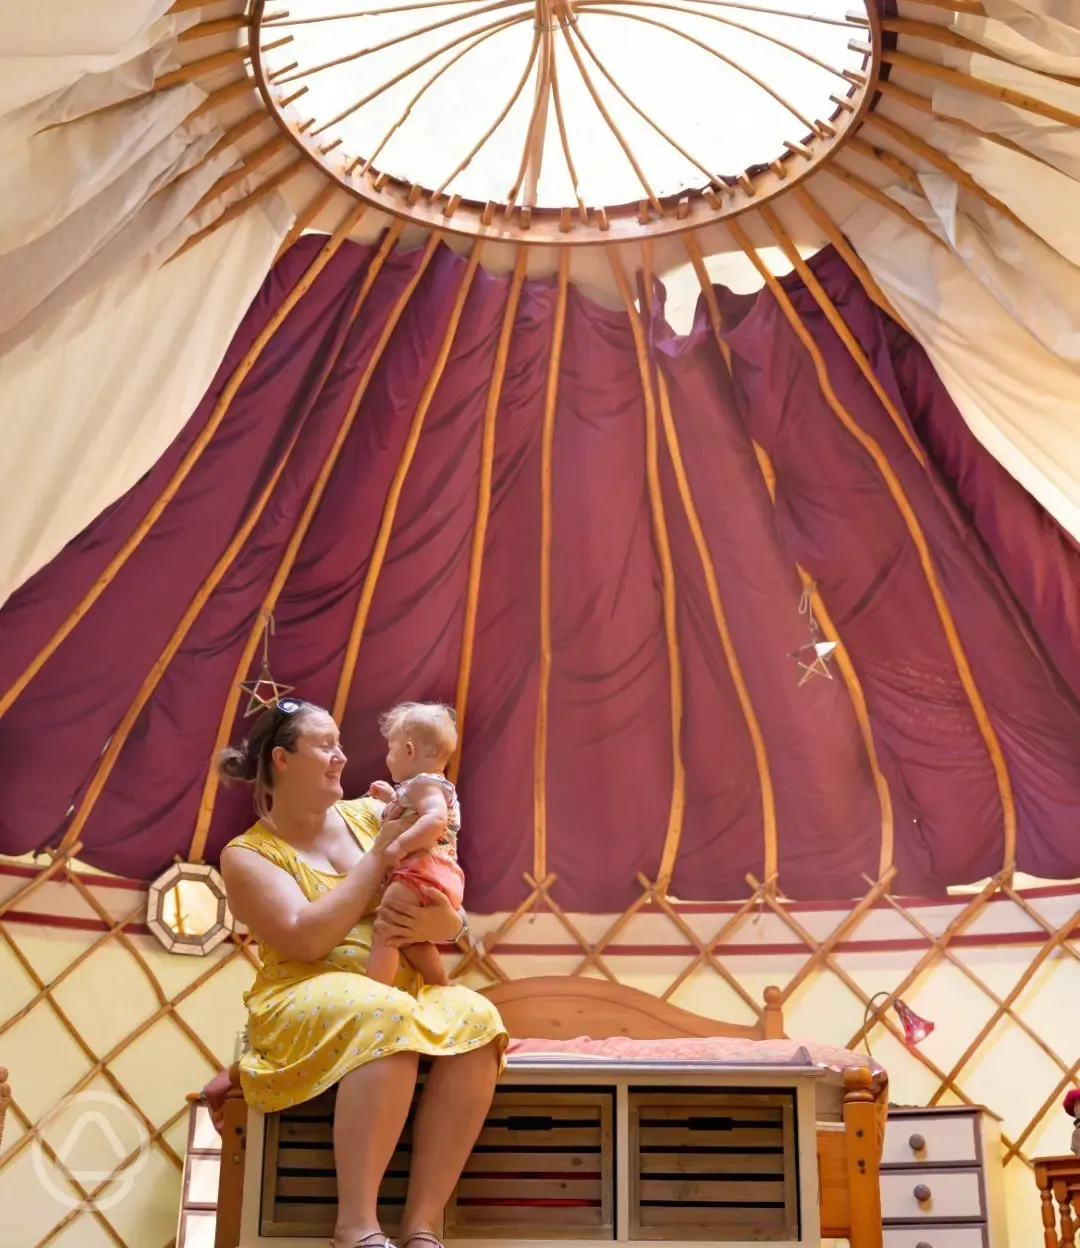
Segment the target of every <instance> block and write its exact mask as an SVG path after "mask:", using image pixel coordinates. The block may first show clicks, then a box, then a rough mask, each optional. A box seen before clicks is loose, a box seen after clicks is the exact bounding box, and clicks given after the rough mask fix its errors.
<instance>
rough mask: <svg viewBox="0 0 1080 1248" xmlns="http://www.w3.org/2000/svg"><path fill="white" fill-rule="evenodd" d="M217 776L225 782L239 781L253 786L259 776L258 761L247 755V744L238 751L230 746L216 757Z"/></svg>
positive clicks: (233, 746)
mask: <svg viewBox="0 0 1080 1248" xmlns="http://www.w3.org/2000/svg"><path fill="white" fill-rule="evenodd" d="M217 769H218V775H220V776H221V777H222V778H223V779H225V780H239V781H240V782H241V783H243V784H254V782H255V777H256V776H257V775H258V774H259V760H258V758H256V757H254V756H253V755H251V754H250V753H248V744H247V742H246V741H245V742H244V748H243V749H240V750H238V749H237V748H236V746H235V745H230V746H228V747H227V748H226V749H224V750H222V751H221V753H220V754H219V755H218V756H217Z"/></svg>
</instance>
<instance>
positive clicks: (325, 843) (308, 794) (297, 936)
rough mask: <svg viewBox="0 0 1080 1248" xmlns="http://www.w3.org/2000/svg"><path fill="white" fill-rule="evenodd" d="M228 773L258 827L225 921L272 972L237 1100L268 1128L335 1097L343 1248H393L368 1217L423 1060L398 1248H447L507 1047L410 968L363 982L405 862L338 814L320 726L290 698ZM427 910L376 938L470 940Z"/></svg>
mask: <svg viewBox="0 0 1080 1248" xmlns="http://www.w3.org/2000/svg"><path fill="white" fill-rule="evenodd" d="M218 766H219V769H220V771H221V774H222V775H223V776H224V777H225V778H227V779H233V780H242V781H245V782H247V783H250V784H252V785H253V786H254V792H255V808H256V811H257V812H258V814H259V816H260V822H259V823H258V824H256V825H255V827H253V828H251V829H250V830H249V831H248V832H246V833H244V835H243V836H240V837H237V839H236V840H234V841H231V842H230V843H229V845H227V846H226V847H225V849H224V850H223V851H222V855H221V874H222V877H223V879H224V881H225V889H226V892H227V894H228V899H229V906H230V908H231V909H232V912H233V914H234V915H235V916H236V917H237V918H238V919H239V920H240V921H241V922H242V923H244V924H246V926H247V927H248V928H249V929H250V930H251V932H252V933H253V935H254V936H255V938H256V940H257V941H258V942H259V952H260V956H261V959H262V967H261V969H260V970H259V972H258V974H257V976H256V979H255V984H254V986H253V987H252V989H251V991H250V992H249V993H248V994H247V996H246V997H245V998H244V1001H245V1004H246V1005H247V1008H248V1042H249V1044H250V1050H249V1052H247V1053H246V1054H245V1055H244V1057H243V1058H242V1059H241V1062H240V1082H241V1084H242V1085H243V1089H244V1096H245V1098H246V1100H247V1101H248V1103H249V1104H251V1105H254V1106H255V1107H256V1108H258V1109H261V1110H263V1111H264V1112H267V1113H269V1112H273V1111H276V1110H282V1109H286V1108H288V1107H289V1106H292V1105H298V1104H300V1103H301V1102H303V1101H306V1100H309V1099H310V1098H311V1097H313V1096H316V1095H318V1094H319V1093H320V1092H322V1091H323V1090H325V1089H326V1088H329V1087H331V1086H333V1085H335V1084H336V1085H337V1108H336V1110H335V1113H334V1159H335V1165H336V1168H337V1184H338V1217H337V1226H336V1229H335V1233H334V1245H335V1248H386V1245H387V1244H388V1242H389V1241H388V1240H387V1239H386V1236H385V1235H384V1234H383V1233H382V1230H381V1228H380V1227H379V1223H378V1219H377V1216H376V1212H375V1204H376V1199H377V1196H378V1191H379V1184H380V1182H381V1181H382V1177H383V1173H384V1172H385V1170H386V1167H387V1165H388V1164H389V1162H390V1158H391V1156H392V1154H393V1152H394V1149H395V1147H396V1145H397V1141H398V1137H399V1135H400V1134H401V1128H402V1126H403V1125H404V1123H405V1117H406V1114H407V1113H408V1110H409V1105H410V1103H411V1101H412V1096H413V1091H414V1088H415V1085H416V1071H417V1063H418V1060H419V1057H420V1055H421V1054H423V1055H426V1056H428V1057H433V1058H434V1059H435V1061H434V1062H433V1064H432V1069H431V1071H430V1073H429V1074H428V1077H427V1082H426V1084H425V1086H424V1091H423V1094H422V1095H421V1098H420V1103H419V1106H418V1108H417V1112H416V1118H415V1121H414V1124H413V1145H412V1170H411V1174H410V1178H409V1190H408V1196H407V1198H406V1202H405V1210H404V1213H403V1215H402V1222H401V1233H400V1235H399V1237H398V1242H399V1244H400V1248H409V1246H410V1245H412V1244H414V1241H419V1244H422V1243H424V1242H425V1241H426V1242H427V1243H428V1244H436V1245H437V1244H438V1243H439V1241H438V1238H437V1236H436V1234H435V1229H436V1228H437V1227H438V1226H439V1224H440V1221H441V1218H442V1211H443V1208H444V1207H445V1205H446V1203H447V1201H448V1200H449V1199H450V1195H451V1193H452V1192H453V1190H454V1187H455V1185H456V1183H457V1181H458V1178H459V1177H460V1175H461V1171H462V1168H463V1167H464V1165H465V1161H466V1159H467V1158H468V1156H469V1153H470V1152H471V1150H472V1147H473V1144H475V1142H476V1138H477V1136H478V1135H479V1133H480V1128H481V1126H482V1124H483V1121H484V1118H485V1116H486V1114H487V1111H488V1108H489V1107H490V1105H491V1100H492V1097H493V1095H494V1091H495V1080H496V1078H497V1076H498V1073H499V1070H500V1067H501V1063H502V1058H503V1053H504V1051H505V1048H506V1043H507V1035H506V1030H505V1028H504V1027H503V1025H502V1021H501V1020H500V1018H499V1016H498V1013H497V1012H496V1010H495V1008H494V1007H493V1006H492V1005H491V1004H490V1003H489V1002H488V1001H487V1000H485V998H483V997H481V996H479V995H478V994H477V993H475V992H472V991H471V990H469V989H468V988H463V987H450V988H439V987H429V986H425V985H424V984H423V983H422V981H420V980H419V978H418V977H417V976H416V975H415V973H414V972H412V971H411V970H410V969H409V968H408V967H403V970H402V973H400V974H399V976H398V979H397V980H396V981H395V982H396V986H395V987H386V986H385V985H383V984H380V983H377V982H376V981H374V980H370V979H368V978H367V977H366V976H365V975H364V967H365V965H366V963H367V958H368V955H369V954H370V952H371V942H372V930H373V925H372V919H371V917H370V916H371V912H372V911H373V910H374V909H375V907H376V904H377V901H378V897H379V893H380V891H381V889H382V886H383V882H384V880H385V879H386V875H387V872H388V871H389V870H390V869H391V868H392V867H393V866H394V865H395V863H396V861H397V857H398V853H397V851H395V848H394V843H393V842H394V838H395V836H396V835H397V834H398V833H399V832H400V831H401V828H400V826H395V825H392V824H387V825H386V826H385V827H383V828H382V830H380V829H379V816H378V807H377V806H376V804H375V803H374V802H373V801H372V800H371V799H370V798H361V799H360V800H359V801H356V802H345V801H343V800H342V796H343V795H342V788H341V773H342V769H343V768H344V766H345V755H344V754H343V753H342V752H341V743H340V741H339V738H338V729H337V725H336V724H335V723H334V720H333V719H332V717H331V716H330V715H329V714H328V713H327V712H326V711H324V710H323V709H322V708H321V707H317V706H313V705H312V704H311V703H308V702H302V701H300V700H299V699H292V698H282V699H280V700H279V701H278V702H277V704H276V705H275V706H273V707H272V708H270V709H269V710H267V711H265V712H264V713H263V714H262V715H261V716H260V717H259V719H258V720H257V721H256V723H255V727H254V730H253V731H252V734H251V739H250V740H249V741H247V742H245V743H244V746H243V748H242V749H239V750H237V749H230V750H226V751H225V752H224V753H223V755H222V756H221V758H220V759H219V760H218ZM429 903H430V904H428V905H425V906H419V905H418V906H417V907H415V908H414V909H412V910H409V909H405V910H398V911H397V912H396V913H395V914H393V915H386V916H380V917H379V919H377V920H376V922H378V923H379V924H380V930H381V931H383V932H385V933H386V934H387V936H388V937H389V938H390V939H391V940H392V942H393V943H394V944H397V945H404V944H409V943H411V942H413V941H436V942H437V941H447V940H453V939H455V938H456V937H458V936H460V935H461V934H462V933H463V931H464V930H466V924H465V919H464V915H463V914H462V913H460V912H458V911H455V910H454V909H453V908H452V907H451V905H450V903H449V902H448V901H447V900H446V899H445V898H444V897H442V895H441V894H438V895H436V894H435V893H434V892H433V893H432V895H431V897H430V899H429ZM365 916H368V917H365ZM216 1082H217V1081H215V1083H216ZM215 1092H220V1089H215ZM215 1099H216V1098H215ZM419 1244H418V1245H417V1246H416V1248H419Z"/></svg>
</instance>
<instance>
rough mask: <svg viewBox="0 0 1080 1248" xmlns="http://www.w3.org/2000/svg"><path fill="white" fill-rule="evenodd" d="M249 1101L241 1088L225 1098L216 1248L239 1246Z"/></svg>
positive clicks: (234, 1089)
mask: <svg viewBox="0 0 1080 1248" xmlns="http://www.w3.org/2000/svg"><path fill="white" fill-rule="evenodd" d="M247 1116H248V1110H247V1102H246V1101H245V1100H244V1094H243V1092H241V1091H240V1089H239V1088H232V1089H230V1091H229V1095H228V1097H227V1098H226V1100H225V1120H224V1122H223V1123H222V1127H221V1174H220V1177H219V1178H218V1206H217V1224H216V1227H215V1229H214V1248H237V1245H238V1244H239V1243H240V1211H241V1209H242V1208H243V1205H244V1153H245V1150H246V1148H247Z"/></svg>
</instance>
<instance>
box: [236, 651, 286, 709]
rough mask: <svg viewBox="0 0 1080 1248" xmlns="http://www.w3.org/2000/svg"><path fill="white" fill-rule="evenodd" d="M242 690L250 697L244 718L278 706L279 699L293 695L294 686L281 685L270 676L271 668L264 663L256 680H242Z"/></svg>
mask: <svg viewBox="0 0 1080 1248" xmlns="http://www.w3.org/2000/svg"><path fill="white" fill-rule="evenodd" d="M240 688H241V689H242V690H243V691H244V693H246V694H247V695H248V704H247V710H246V711H245V712H244V718H245V719H247V717H248V716H249V715H257V714H258V713H259V712H260V711H265V710H267V709H268V708H269V707H271V706H276V705H277V701H278V699H279V698H283V697H285V695H286V694H288V693H292V691H293V688H294V686H293V685H279V684H278V682H277V681H276V680H275V679H274V678H273V676H271V675H270V668H269V667H268V666H267V665H266V663H265V662H264V663H263V665H262V668H261V669H260V670H259V675H258V678H257V679H256V680H242V681H241V682H240Z"/></svg>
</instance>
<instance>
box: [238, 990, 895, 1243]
mask: <svg viewBox="0 0 1080 1248" xmlns="http://www.w3.org/2000/svg"><path fill="white" fill-rule="evenodd" d="M484 995H485V996H487V997H488V998H489V1000H491V1002H492V1003H493V1004H494V1005H495V1006H496V1007H497V1008H498V1009H499V1012H500V1014H501V1015H502V1018H503V1021H504V1023H505V1024H506V1028H507V1030H508V1031H509V1032H510V1035H511V1036H512V1037H515V1038H523V1039H524V1038H528V1039H535V1040H568V1039H574V1038H576V1037H579V1036H587V1037H590V1038H592V1039H594V1040H602V1039H608V1038H611V1037H619V1036H625V1037H629V1038H633V1039H639V1040H661V1039H676V1038H683V1037H699V1038H705V1037H732V1038H739V1039H747V1040H779V1039H784V1038H785V1036H784V1030H783V1013H782V1006H781V994H780V991H779V989H776V988H767V989H766V990H765V993H764V1009H763V1011H762V1015H761V1019H760V1022H759V1023H758V1024H756V1025H749V1026H747V1025H737V1024H729V1023H721V1022H718V1021H717V1020H715V1019H710V1018H704V1017H702V1016H701V1015H697V1014H693V1013H691V1012H689V1011H687V1010H682V1009H679V1008H677V1007H676V1006H673V1005H670V1004H669V1003H668V1002H666V1001H661V1000H660V999H659V998H657V997H653V996H651V995H650V994H648V993H645V992H640V991H638V990H637V989H634V988H628V987H626V986H624V985H621V984H615V983H611V982H609V981H606V980H594V979H584V978H580V977H572V976H545V977H539V978H532V979H523V980H513V981H510V982H508V983H503V984H498V985H495V986H494V987H492V988H489V989H487V990H486V992H485V993H484ZM843 1082H844V1093H843V1108H842V1121H838V1122H822V1121H820V1119H819V1120H818V1122H817V1129H816V1132H817V1169H818V1186H819V1193H820V1220H821V1237H822V1239H824V1240H829V1239H846V1240H848V1241H849V1243H850V1245H851V1248H882V1223H881V1199H880V1191H879V1163H880V1157H881V1145H882V1126H883V1112H882V1106H881V1104H880V1102H879V1097H878V1096H877V1095H875V1092H874V1091H873V1089H872V1078H871V1072H870V1071H869V1069H868V1068H866V1067H852V1068H850V1069H849V1070H847V1071H845V1072H844V1076H843ZM247 1133H248V1112H247V1107H246V1105H245V1103H244V1100H243V1097H242V1096H241V1095H240V1094H239V1093H237V1092H234V1093H231V1094H230V1096H229V1098H228V1100H227V1101H226V1105H225V1120H224V1129H223V1138H222V1153H221V1173H220V1179H219V1195H218V1211H217V1230H216V1235H215V1240H214V1244H215V1248H237V1245H238V1244H239V1243H240V1235H241V1211H242V1207H243V1197H244V1172H245V1149H246V1144H247ZM256 1135H257V1137H258V1139H259V1140H261V1138H262V1130H261V1129H260V1130H259V1131H258V1132H257V1133H256ZM252 1142H253V1144H254V1143H255V1142H256V1141H255V1139H253V1141H252ZM568 1248H569V1245H568Z"/></svg>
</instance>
